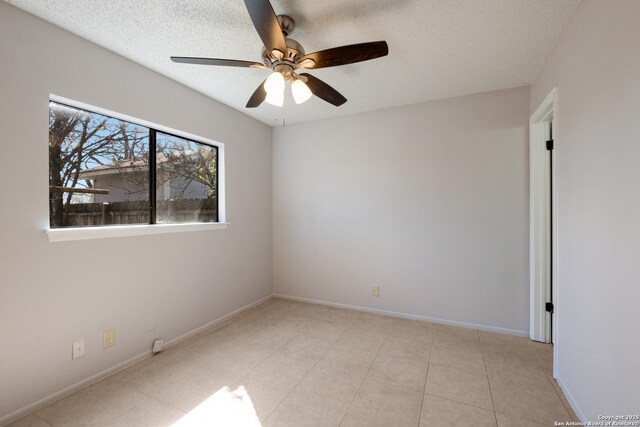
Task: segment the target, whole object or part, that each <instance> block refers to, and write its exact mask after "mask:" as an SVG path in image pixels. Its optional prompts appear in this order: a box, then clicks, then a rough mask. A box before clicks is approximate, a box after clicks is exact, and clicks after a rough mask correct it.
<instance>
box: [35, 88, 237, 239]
mask: <svg viewBox="0 0 640 427" xmlns="http://www.w3.org/2000/svg"><path fill="white" fill-rule="evenodd" d="M49 102H57V103H61V104H65V105H68V106H70V107H75V108H80V109H83V110H86V111H90V112H92V113H97V114H102V115H105V116H109V117H113V118H114V119H118V120H123V121H126V122H130V123H134V124H137V125H140V126H144V127H148V128H152V129H155V130H157V131H159V132H163V133H168V134H171V135H175V136H178V137H182V138H186V139H190V140H192V141H195V142H201V143H203V144H208V145H213V146H215V147H217V149H218V222H194V223H180V224H140V225H138V224H132V225H110V226H104V227H65V228H50V227H48V228H46V229H45V232H46V234H47V237H48V238H49V241H50V242H63V241H72V240H91V239H103V238H109V237H127V236H146V235H150V234H165V233H180V232H189V231H207V230H220V229H225V228H227V225H228V224H229V223H228V222H227V215H226V205H225V200H226V198H225V179H224V178H225V164H224V163H225V162H224V157H225V156H224V144H223V143H222V142H218V141H214V140H212V139H207V138H203V137H201V136H198V135H194V134H191V133H188V132H183V131H181V130H177V129H172V128H169V127H167V126H162V125H159V124H157V123H153V122H149V121H147V120H142V119H138V118H136V117H131V116H128V115H126V114H122V113H118V112H115V111H110V110H107V109H105V108H100V107H96V106H94V105H90V104H86V103H84V102H79V101H75V100H72V99H69V98H65V97H63V96H59V95H54V94H50V95H49ZM47 191H48V189H47Z"/></svg>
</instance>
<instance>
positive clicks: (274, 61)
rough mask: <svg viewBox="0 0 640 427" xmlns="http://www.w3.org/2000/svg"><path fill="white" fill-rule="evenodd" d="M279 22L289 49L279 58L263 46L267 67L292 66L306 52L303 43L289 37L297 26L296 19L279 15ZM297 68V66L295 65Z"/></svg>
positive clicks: (263, 58) (264, 60)
mask: <svg viewBox="0 0 640 427" xmlns="http://www.w3.org/2000/svg"><path fill="white" fill-rule="evenodd" d="M277 18H278V23H279V24H280V29H281V30H282V34H284V37H285V42H286V43H287V51H286V52H282V58H278V57H277V56H275V55H274V54H273V53H272V52H267V50H266V49H265V48H264V47H263V48H262V61H263V62H264V64H265V65H266V66H267V67H270V68H274V67H275V66H277V65H282V64H285V65H289V64H287V63H290V64H291V65H292V66H293V64H296V63H297V62H299V61H300V58H302V57H303V56H304V54H305V51H304V48H303V47H302V45H301V44H300V43H299V42H298V41H297V40H294V39H290V38H289V37H287V36H288V35H289V34H291V33H292V32H293V29H294V28H295V25H296V23H295V21H294V20H293V18H291V17H290V16H288V15H278V17H277ZM294 68H295V67H294Z"/></svg>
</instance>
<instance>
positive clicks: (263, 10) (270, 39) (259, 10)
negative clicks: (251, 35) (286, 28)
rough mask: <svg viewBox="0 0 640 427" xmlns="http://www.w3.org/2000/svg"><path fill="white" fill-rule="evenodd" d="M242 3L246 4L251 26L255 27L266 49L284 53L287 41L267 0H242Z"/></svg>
mask: <svg viewBox="0 0 640 427" xmlns="http://www.w3.org/2000/svg"><path fill="white" fill-rule="evenodd" d="M244 4H245V6H247V10H248V11H249V16H250V17H251V21H252V22H253V26H254V27H255V28H256V31H257V32H258V35H259V36H260V38H261V39H262V43H264V46H265V47H266V48H267V51H268V52H271V51H272V50H274V49H277V50H279V51H280V52H282V53H283V54H286V53H287V43H286V42H285V40H284V34H282V29H281V28H280V24H279V23H278V18H277V17H276V13H275V12H274V11H273V7H272V6H271V3H269V0H244Z"/></svg>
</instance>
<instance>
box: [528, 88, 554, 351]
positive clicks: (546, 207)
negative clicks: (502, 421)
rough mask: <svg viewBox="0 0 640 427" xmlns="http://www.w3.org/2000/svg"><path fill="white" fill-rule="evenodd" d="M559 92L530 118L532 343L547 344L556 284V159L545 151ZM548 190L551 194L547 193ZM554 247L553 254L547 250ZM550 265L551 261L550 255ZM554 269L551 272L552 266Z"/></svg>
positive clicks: (548, 97) (530, 330)
mask: <svg viewBox="0 0 640 427" xmlns="http://www.w3.org/2000/svg"><path fill="white" fill-rule="evenodd" d="M557 105H558V90H557V88H556V87H554V88H553V90H552V91H551V92H550V93H549V95H547V97H546V98H545V99H544V101H542V103H541V104H540V106H539V107H538V108H537V109H536V111H535V112H534V113H533V114H532V115H531V117H530V119H529V224H530V227H529V284H530V309H529V336H530V338H531V339H532V340H535V341H541V342H550V339H551V336H550V335H551V331H550V329H549V325H550V315H549V314H548V313H547V312H546V311H545V303H546V302H547V295H548V292H549V291H548V286H549V278H550V276H551V274H553V278H554V282H555V283H554V284H557V277H558V276H557V274H556V268H557V264H558V263H557V251H556V249H555V247H556V243H555V242H556V236H557V230H556V229H554V233H553V238H552V239H551V241H549V236H550V234H551V233H550V231H551V228H550V227H551V219H552V218H551V215H553V219H554V224H557V222H556V221H555V217H556V212H557V209H555V207H556V206H557V204H556V202H555V199H556V191H555V186H556V185H555V180H554V181H553V187H554V188H553V189H551V186H550V183H549V179H550V173H551V172H553V176H554V177H555V176H556V175H555V163H556V161H555V156H553V162H552V164H550V163H549V154H548V151H547V150H546V140H547V139H548V122H549V121H550V120H551V119H553V134H554V135H557V129H558V112H557ZM550 190H551V195H550V194H549V191H550ZM550 196H551V197H553V206H554V212H553V213H551V212H550V211H551V209H550V208H551V206H550V203H551V201H552V200H551V198H550ZM550 248H553V251H550ZM550 252H552V253H553V262H551V261H552V260H551V253H550ZM552 266H553V272H552V271H551V267H552ZM556 289H557V286H554V289H553V294H554V295H553V302H554V307H555V309H556V311H557V308H558V299H557V292H556ZM554 320H556V322H554V323H553V329H554V330H553V337H554V341H556V342H557V338H558V336H557V334H556V330H557V328H556V326H557V325H556V323H557V316H555V317H554Z"/></svg>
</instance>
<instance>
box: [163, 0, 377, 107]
mask: <svg viewBox="0 0 640 427" xmlns="http://www.w3.org/2000/svg"><path fill="white" fill-rule="evenodd" d="M244 3H245V6H246V7H247V10H248V12H249V16H250V17H251V21H252V22H253V26H254V27H255V28H256V31H257V32H258V35H259V36H260V38H261V39H262V42H263V43H264V48H263V49H262V61H263V63H262V64H261V63H259V62H252V61H239V60H235V59H218V58H194V57H184V56H172V57H171V60H172V61H173V62H177V63H183V64H198V65H217V66H226V67H244V68H259V69H271V70H273V72H272V73H271V75H270V76H269V77H267V79H266V80H265V81H264V82H262V83H261V84H260V86H258V88H257V89H256V90H255V91H254V93H253V94H252V95H251V97H250V98H249V101H248V102H247V105H246V107H247V108H255V107H258V106H259V105H260V104H262V102H263V101H264V102H267V103H268V104H272V105H275V106H278V107H282V106H283V105H284V90H285V86H286V81H290V82H291V92H292V95H293V99H294V100H295V102H296V104H302V103H303V102H306V101H307V100H308V99H309V98H311V95H315V96H317V97H318V98H320V99H322V100H324V101H326V102H328V103H330V104H332V105H335V106H336V107H339V106H340V105H342V104H344V103H345V102H347V99H346V98H345V97H344V96H342V95H341V94H340V93H339V92H338V91H337V90H335V89H334V88H332V87H331V86H329V85H328V84H326V83H325V82H323V81H322V80H320V79H318V78H317V77H314V76H312V75H311V74H308V73H301V74H298V73H297V72H296V71H297V70H298V69H309V70H312V69H317V68H326V67H335V66H339V65H347V64H353V63H356V62H362V61H368V60H370V59H375V58H380V57H382V56H386V55H388V54H389V47H388V46H387V43H386V42H385V41H377V42H369V43H359V44H352V45H347V46H341V47H335V48H332V49H326V50H321V51H318V52H314V53H310V54H306V53H305V50H304V48H303V47H302V45H301V44H300V43H299V42H297V41H296V40H293V39H291V38H288V36H289V34H291V33H292V32H293V30H294V28H295V21H294V20H293V19H292V18H291V17H290V16H287V15H278V16H276V14H275V12H274V11H273V7H272V6H271V3H269V0H244Z"/></svg>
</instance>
